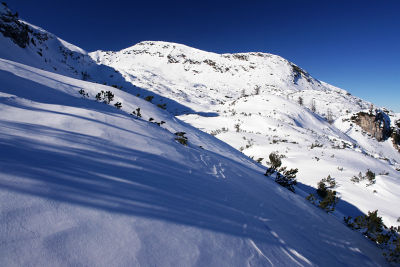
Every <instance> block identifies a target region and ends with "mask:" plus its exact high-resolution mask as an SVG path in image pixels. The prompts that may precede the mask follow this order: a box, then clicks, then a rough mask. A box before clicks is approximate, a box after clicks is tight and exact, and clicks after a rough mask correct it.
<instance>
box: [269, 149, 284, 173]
mask: <svg viewBox="0 0 400 267" xmlns="http://www.w3.org/2000/svg"><path fill="white" fill-rule="evenodd" d="M269 162H270V163H271V168H272V169H274V170H276V169H278V168H279V167H280V166H282V160H281V159H280V157H279V155H278V154H277V153H274V152H272V153H271V154H269Z"/></svg>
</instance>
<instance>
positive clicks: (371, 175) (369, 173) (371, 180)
mask: <svg viewBox="0 0 400 267" xmlns="http://www.w3.org/2000/svg"><path fill="white" fill-rule="evenodd" d="M365 177H366V178H367V179H368V184H367V186H370V185H373V184H375V183H376V179H375V173H374V172H372V171H371V170H369V169H368V171H367V172H366V173H365Z"/></svg>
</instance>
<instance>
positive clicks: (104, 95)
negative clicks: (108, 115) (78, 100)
mask: <svg viewBox="0 0 400 267" xmlns="http://www.w3.org/2000/svg"><path fill="white" fill-rule="evenodd" d="M78 92H79V94H80V95H81V96H82V97H83V98H89V94H88V93H87V92H86V91H85V90H83V89H80V90H79V91H78ZM95 97H96V100H97V101H99V102H103V103H105V104H110V102H111V101H113V100H114V94H113V92H111V91H103V90H101V91H100V92H99V93H97V94H96V96H95ZM114 106H115V107H116V108H117V109H121V108H122V103H121V102H116V103H115V104H114Z"/></svg>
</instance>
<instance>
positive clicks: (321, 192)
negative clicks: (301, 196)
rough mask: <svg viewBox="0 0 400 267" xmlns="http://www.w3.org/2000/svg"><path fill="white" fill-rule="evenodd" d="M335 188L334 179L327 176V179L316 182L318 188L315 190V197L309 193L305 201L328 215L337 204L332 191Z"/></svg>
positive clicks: (334, 193)
mask: <svg viewBox="0 0 400 267" xmlns="http://www.w3.org/2000/svg"><path fill="white" fill-rule="evenodd" d="M335 187H336V181H335V178H332V177H331V176H330V175H328V177H327V178H324V179H322V180H321V181H319V182H318V187H317V189H316V193H317V195H315V194H313V193H311V194H309V195H308V196H307V197H306V199H307V200H308V201H310V202H311V203H313V204H314V205H316V206H318V207H319V208H321V209H323V210H324V211H326V212H328V213H329V212H333V211H334V210H335V207H336V204H337V203H338V202H339V198H338V197H337V196H336V191H335V190H333V189H334V188H335Z"/></svg>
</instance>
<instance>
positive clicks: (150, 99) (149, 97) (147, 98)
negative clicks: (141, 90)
mask: <svg viewBox="0 0 400 267" xmlns="http://www.w3.org/2000/svg"><path fill="white" fill-rule="evenodd" d="M153 98H154V96H152V95H148V96H146V97H145V98H144V100H146V101H148V102H151V101H153Z"/></svg>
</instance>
